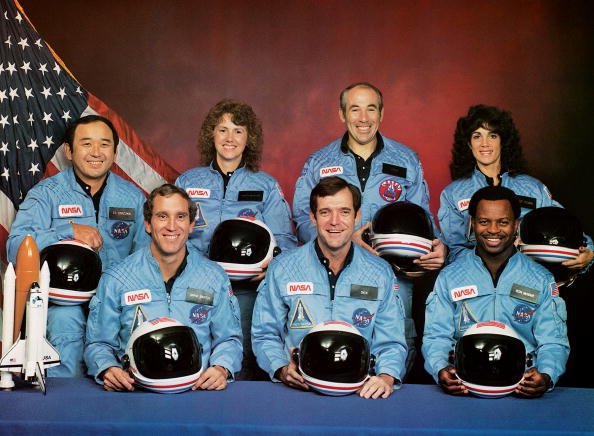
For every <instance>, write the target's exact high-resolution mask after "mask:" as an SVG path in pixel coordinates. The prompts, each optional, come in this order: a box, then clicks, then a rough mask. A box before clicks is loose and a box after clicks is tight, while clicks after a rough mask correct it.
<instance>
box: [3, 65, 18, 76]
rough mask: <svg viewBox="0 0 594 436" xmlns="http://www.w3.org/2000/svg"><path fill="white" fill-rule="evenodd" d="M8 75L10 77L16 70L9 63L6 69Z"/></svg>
mask: <svg viewBox="0 0 594 436" xmlns="http://www.w3.org/2000/svg"><path fill="white" fill-rule="evenodd" d="M5 71H8V72H9V73H10V75H11V76H12V73H16V68H15V66H14V64H11V63H10V62H9V63H8V67H6V70H5Z"/></svg>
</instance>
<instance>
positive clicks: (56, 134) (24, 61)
mask: <svg viewBox="0 0 594 436" xmlns="http://www.w3.org/2000/svg"><path fill="white" fill-rule="evenodd" d="M87 114H100V115H102V116H104V117H106V118H109V119H110V120H111V121H112V122H113V124H114V125H115V127H116V129H117V131H118V133H119V136H120V143H119V145H118V155H117V160H116V163H115V165H114V168H112V170H113V171H114V172H116V173H117V174H119V175H120V176H122V177H124V178H125V179H127V180H130V181H132V182H134V183H135V184H136V185H137V186H139V187H140V188H141V189H142V190H144V191H145V192H150V191H151V190H152V189H153V188H155V187H156V186H159V185H161V184H163V183H164V182H165V181H170V182H171V181H173V180H175V179H176V177H177V176H178V173H177V171H176V170H175V169H174V168H173V167H171V166H169V165H168V164H167V163H166V162H165V161H164V160H163V159H161V158H160V157H159V155H158V154H156V153H155V152H154V151H153V150H152V148H151V147H150V146H149V145H147V144H145V143H143V142H142V141H141V140H140V138H139V137H138V136H137V135H136V133H135V132H134V130H132V129H131V128H130V127H129V126H128V125H127V124H126V123H125V122H124V121H123V120H122V119H121V118H120V117H119V116H118V115H117V114H116V113H115V112H113V111H112V110H111V109H110V108H109V107H107V105H105V104H104V103H103V102H102V101H101V100H99V99H98V98H97V97H95V96H93V95H92V94H91V93H90V92H88V91H86V90H85V89H83V88H82V86H81V85H80V84H79V83H78V82H77V81H76V79H75V78H74V76H73V75H72V74H71V73H70V71H68V69H67V68H66V66H65V65H64V64H63V63H62V61H61V60H60V58H59V57H58V56H57V55H56V54H55V53H54V52H53V50H52V49H51V48H50V47H49V45H48V44H47V43H46V42H45V41H44V40H43V39H42V38H41V37H40V36H39V34H38V33H37V32H36V31H35V29H34V28H33V26H32V25H31V23H30V22H29V21H28V19H27V17H26V16H25V13H24V11H23V9H22V7H21V6H20V5H19V4H18V2H16V1H13V0H0V261H1V262H2V263H5V262H6V240H7V238H8V233H9V231H10V226H11V224H12V221H13V219H14V215H15V213H16V211H17V210H18V207H19V204H20V203H21V201H22V200H23V199H24V198H25V196H26V194H27V191H28V190H29V189H30V188H31V187H32V186H33V185H35V183H37V182H38V181H39V180H40V179H41V178H42V177H44V176H48V175H52V174H55V173H57V172H58V171H60V170H61V169H62V168H64V167H65V166H67V165H69V162H68V161H67V160H66V158H65V157H64V154H63V152H62V147H61V145H62V141H63V136H64V131H65V129H66V126H67V125H68V124H70V123H71V122H72V121H73V120H75V119H77V118H79V117H80V116H81V115H87Z"/></svg>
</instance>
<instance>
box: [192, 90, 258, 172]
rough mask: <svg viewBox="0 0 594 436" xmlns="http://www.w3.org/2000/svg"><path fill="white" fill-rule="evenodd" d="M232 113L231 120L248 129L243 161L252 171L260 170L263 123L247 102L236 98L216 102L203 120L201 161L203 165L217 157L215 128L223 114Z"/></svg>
mask: <svg viewBox="0 0 594 436" xmlns="http://www.w3.org/2000/svg"><path fill="white" fill-rule="evenodd" d="M225 114H229V115H231V121H232V122H233V123H234V124H237V125H238V126H243V127H245V128H246V129H247V134H248V137H247V142H246V145H245V150H243V154H242V156H241V163H242V164H244V165H245V166H246V168H247V169H248V170H250V171H254V172H255V171H258V168H259V167H260V157H261V155H262V144H263V143H264V135H263V134H262V123H261V122H260V120H259V119H258V117H257V116H256V113H255V112H254V110H253V109H252V107H251V106H249V105H248V104H246V103H242V102H239V101H235V100H229V99H225V100H221V101H219V102H218V103H217V104H215V105H214V106H213V107H212V108H211V109H210V110H209V111H208V114H206V118H205V119H204V121H203V122H202V128H201V129H200V136H199V138H198V148H199V151H200V161H201V163H202V165H209V164H210V163H211V162H212V161H213V160H214V159H215V158H216V154H217V152H216V149H215V145H214V139H213V133H214V129H215V127H216V126H217V124H219V123H220V122H221V120H222V118H223V115H225Z"/></svg>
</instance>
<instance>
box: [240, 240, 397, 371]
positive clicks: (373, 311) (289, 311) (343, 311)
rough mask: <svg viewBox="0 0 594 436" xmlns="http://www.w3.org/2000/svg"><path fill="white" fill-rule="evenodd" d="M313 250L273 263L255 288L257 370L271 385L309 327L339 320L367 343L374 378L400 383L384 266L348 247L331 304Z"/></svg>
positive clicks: (388, 273) (390, 276) (392, 282)
mask: <svg viewBox="0 0 594 436" xmlns="http://www.w3.org/2000/svg"><path fill="white" fill-rule="evenodd" d="M314 244H315V242H314V241H311V242H308V243H307V244H305V245H304V246H302V247H299V248H297V249H296V250H293V251H291V252H288V253H283V254H281V255H280V256H278V257H277V258H275V259H274V260H273V261H272V262H271V264H270V266H269V268H268V272H267V274H266V277H265V278H264V280H263V281H262V283H261V284H260V287H259V289H258V297H257V299H256V305H255V307H254V317H253V323H252V347H253V349H254V353H255V354H256V358H257V360H258V364H259V365H260V367H261V368H262V369H263V370H265V371H266V372H267V373H268V374H269V375H270V378H271V379H273V380H274V373H275V372H276V371H277V370H278V369H279V368H281V367H283V366H285V365H287V364H288V363H289V359H290V354H289V350H290V349H291V348H292V347H298V346H299V343H300V342H301V339H302V338H303V337H304V336H305V335H306V334H307V332H308V331H309V330H310V329H311V328H312V327H314V326H315V325H316V324H319V323H320V322H324V321H329V320H339V321H346V322H348V323H350V324H352V325H354V326H355V327H356V328H357V329H358V330H359V332H360V333H361V335H363V336H364V337H365V338H366V339H367V340H368V341H369V344H370V346H371V352H372V353H373V354H375V356H376V358H377V359H376V366H375V372H376V373H377V374H381V373H385V374H389V375H391V376H392V377H395V378H397V379H398V380H402V378H403V377H404V373H405V362H406V353H407V348H406V341H405V339H404V312H403V308H402V304H401V302H400V298H399V294H398V292H395V288H396V287H397V281H396V278H395V277H394V273H393V272H392V269H391V267H390V265H388V263H387V262H385V261H384V260H382V259H380V258H379V257H377V256H374V255H372V254H371V253H369V252H367V251H365V250H364V249H362V248H361V247H359V246H358V245H357V244H353V248H354V251H353V258H352V260H351V262H350V263H349V264H348V265H346V266H345V267H344V268H343V270H342V272H341V273H340V275H339V277H338V281H337V283H336V287H335V291H334V299H331V296H330V285H329V281H328V273H327V271H326V268H325V267H324V266H323V265H322V264H321V262H320V260H319V258H318V255H317V253H316V250H315V247H314ZM362 287H363V288H364V289H366V290H367V291H370V293H368V294H367V295H365V296H364V295H363V294H362V293H360V292H359V291H358V289H361V288H362Z"/></svg>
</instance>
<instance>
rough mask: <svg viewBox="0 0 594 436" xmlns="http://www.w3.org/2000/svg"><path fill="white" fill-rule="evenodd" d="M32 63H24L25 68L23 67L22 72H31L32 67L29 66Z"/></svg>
mask: <svg viewBox="0 0 594 436" xmlns="http://www.w3.org/2000/svg"><path fill="white" fill-rule="evenodd" d="M30 63H31V62H23V66H22V67H21V70H23V71H24V72H25V74H27V72H28V71H29V70H31V67H30V66H29V64H30Z"/></svg>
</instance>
